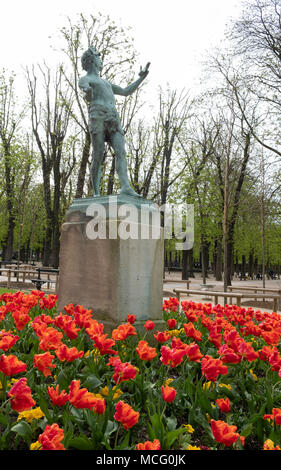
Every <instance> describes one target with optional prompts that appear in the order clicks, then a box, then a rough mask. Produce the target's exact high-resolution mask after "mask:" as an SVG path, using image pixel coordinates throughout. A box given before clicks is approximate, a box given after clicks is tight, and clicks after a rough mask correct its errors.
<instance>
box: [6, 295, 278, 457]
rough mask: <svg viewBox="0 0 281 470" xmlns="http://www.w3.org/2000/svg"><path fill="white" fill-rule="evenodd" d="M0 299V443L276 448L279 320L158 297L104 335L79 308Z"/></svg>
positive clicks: (50, 300)
mask: <svg viewBox="0 0 281 470" xmlns="http://www.w3.org/2000/svg"><path fill="white" fill-rule="evenodd" d="M56 302H57V298H56V296H54V295H46V294H44V292H41V291H33V292H32V293H31V294H24V293H23V292H16V293H8V292H7V293H4V294H2V295H1V296H0V321H1V328H0V382H1V389H0V392H1V394H0V450H5V449H12V450H28V449H30V450H73V449H79V450H101V449H102V450H152V449H155V450H159V449H161V450H169V449H176V450H179V449H182V450H201V449H203V450H222V449H223V450H233V449H234V450H243V449H245V450H280V449H281V447H279V446H281V355H280V349H279V345H280V337H281V319H280V317H279V315H278V314H277V313H272V314H271V313H261V312H260V311H258V310H257V311H254V310H253V309H252V308H248V309H245V308H241V307H237V306H228V305H226V306H224V307H223V306H220V305H217V306H215V307H212V305H211V304H201V303H195V302H192V301H188V302H182V303H181V305H179V303H178V301H177V300H176V299H172V298H171V299H169V300H167V301H164V304H163V315H164V320H165V322H166V330H165V331H161V332H159V331H157V330H156V328H155V325H154V323H153V322H152V321H150V320H148V321H147V322H146V323H145V333H144V334H143V335H142V336H141V335H140V333H139V332H138V331H137V329H136V327H135V326H134V323H135V320H136V317H135V316H134V315H128V317H127V323H124V324H121V325H120V326H118V327H116V328H115V329H114V330H113V332H112V333H111V334H110V335H108V334H106V333H105V332H104V325H103V324H102V323H100V322H98V321H97V320H96V319H95V316H94V312H92V311H91V310H87V309H86V308H84V307H83V306H79V305H77V306H73V305H72V304H70V305H67V306H65V308H64V311H63V312H57V310H56Z"/></svg>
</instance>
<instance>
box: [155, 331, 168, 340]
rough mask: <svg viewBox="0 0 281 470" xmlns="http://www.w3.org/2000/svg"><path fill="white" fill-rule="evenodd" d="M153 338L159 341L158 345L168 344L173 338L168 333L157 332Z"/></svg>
mask: <svg viewBox="0 0 281 470" xmlns="http://www.w3.org/2000/svg"><path fill="white" fill-rule="evenodd" d="M153 336H154V338H155V339H156V341H158V343H166V341H168V340H169V339H170V338H171V336H170V335H169V333H168V332H167V331H157V333H156V334H155V335H153Z"/></svg>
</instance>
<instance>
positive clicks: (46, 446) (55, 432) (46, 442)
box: [38, 423, 65, 450]
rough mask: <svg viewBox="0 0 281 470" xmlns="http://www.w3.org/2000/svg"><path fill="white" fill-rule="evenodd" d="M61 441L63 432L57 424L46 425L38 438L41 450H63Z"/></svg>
mask: <svg viewBox="0 0 281 470" xmlns="http://www.w3.org/2000/svg"><path fill="white" fill-rule="evenodd" d="M63 439H64V432H63V430H62V429H61V428H60V427H59V425H58V424H57V423H54V424H52V425H50V424H47V425H46V427H45V429H44V432H43V433H42V434H40V435H39V437H38V441H39V442H40V444H41V445H42V448H41V449H42V450H65V447H64V445H63V444H62V443H61V441H62V440H63Z"/></svg>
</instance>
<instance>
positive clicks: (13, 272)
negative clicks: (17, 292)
mask: <svg viewBox="0 0 281 470" xmlns="http://www.w3.org/2000/svg"><path fill="white" fill-rule="evenodd" d="M35 272H36V271H35V270H26V269H24V270H21V269H17V268H1V275H2V276H3V275H4V274H6V275H7V287H8V288H10V287H11V284H12V277H15V278H16V282H20V281H21V279H20V278H21V277H22V282H23V283H25V281H26V279H30V277H31V276H32V275H34V273H35Z"/></svg>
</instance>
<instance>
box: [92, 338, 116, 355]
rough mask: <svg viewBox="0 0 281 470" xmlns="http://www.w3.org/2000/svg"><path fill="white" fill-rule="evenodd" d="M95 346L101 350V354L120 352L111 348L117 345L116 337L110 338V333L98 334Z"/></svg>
mask: <svg viewBox="0 0 281 470" xmlns="http://www.w3.org/2000/svg"><path fill="white" fill-rule="evenodd" d="M94 342H95V347H96V348H97V349H98V350H99V352H100V354H101V355H102V356H104V355H105V354H118V352H117V351H115V350H114V349H111V348H112V346H115V341H114V339H111V338H108V335H107V334H105V335H97V336H95V338H94Z"/></svg>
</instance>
